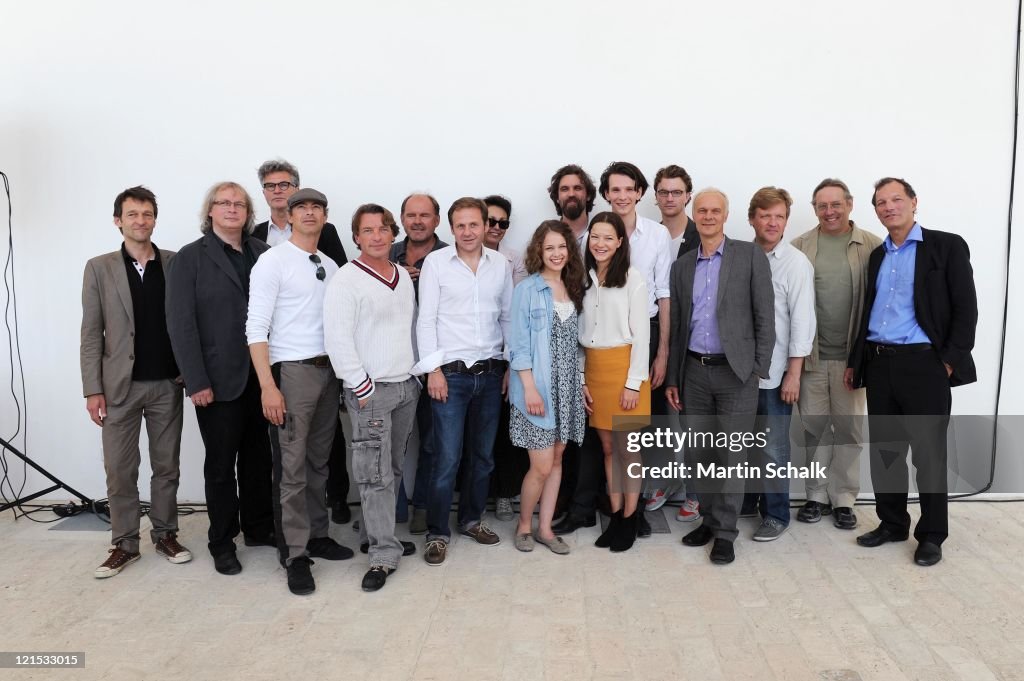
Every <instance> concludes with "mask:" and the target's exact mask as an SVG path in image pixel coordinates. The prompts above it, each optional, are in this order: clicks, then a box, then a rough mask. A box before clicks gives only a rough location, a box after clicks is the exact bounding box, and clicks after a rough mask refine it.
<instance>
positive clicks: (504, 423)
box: [491, 400, 530, 497]
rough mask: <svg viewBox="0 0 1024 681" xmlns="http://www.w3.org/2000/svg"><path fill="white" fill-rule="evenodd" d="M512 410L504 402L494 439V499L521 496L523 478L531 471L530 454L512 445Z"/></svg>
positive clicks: (492, 484) (492, 479)
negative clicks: (510, 426) (510, 420)
mask: <svg viewBox="0 0 1024 681" xmlns="http://www.w3.org/2000/svg"><path fill="white" fill-rule="evenodd" d="M510 410H511V406H510V405H509V403H508V401H507V400H505V401H502V403H501V416H500V418H499V420H498V433H497V435H496V436H495V438H494V473H492V477H491V489H492V491H493V494H492V496H494V497H514V496H516V495H517V494H519V492H520V491H521V490H522V489H523V478H525V477H526V472H527V471H529V470H530V454H529V453H528V452H527V451H526V450H525V449H523V448H522V447H516V446H515V445H514V444H512V437H511V433H510V432H509V427H508V421H509V418H510Z"/></svg>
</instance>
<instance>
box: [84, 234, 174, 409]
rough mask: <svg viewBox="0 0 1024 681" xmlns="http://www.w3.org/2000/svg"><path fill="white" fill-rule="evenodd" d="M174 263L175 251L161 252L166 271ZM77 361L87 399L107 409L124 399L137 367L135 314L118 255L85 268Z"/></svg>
mask: <svg viewBox="0 0 1024 681" xmlns="http://www.w3.org/2000/svg"><path fill="white" fill-rule="evenodd" d="M173 260H174V251H165V250H163V249H160V262H161V266H162V267H163V268H164V271H165V272H166V271H167V270H168V269H169V268H170V266H171V262H173ZM165 276H166V274H165ZM79 359H80V361H81V365H82V394H83V395H84V396H85V397H88V396H89V395H99V394H102V395H103V396H104V398H105V399H106V400H107V402H109V403H110V404H120V403H121V402H123V401H124V399H125V398H126V397H128V389H129V388H130V387H131V384H132V370H133V369H134V368H135V309H134V307H133V306H132V291H131V288H129V286H128V272H127V271H126V270H125V265H124V257H123V256H122V255H121V251H120V250H117V251H114V252H113V253H107V254H106V255H99V256H96V257H95V258H92V259H91V260H89V262H87V263H85V274H84V276H83V277H82V342H81V346H80V349H79Z"/></svg>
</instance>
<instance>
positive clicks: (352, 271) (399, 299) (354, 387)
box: [324, 203, 420, 591]
mask: <svg viewBox="0 0 1024 681" xmlns="http://www.w3.org/2000/svg"><path fill="white" fill-rule="evenodd" d="M396 236H398V224H397V223H396V222H395V218H394V216H392V215H391V213H390V212H389V211H388V210H387V209H386V208H383V207H381V206H378V205H376V204H372V203H370V204H365V205H362V206H360V207H359V208H357V209H356V212H355V214H354V215H353V216H352V240H353V241H355V242H356V246H357V247H358V248H359V250H360V254H359V257H358V258H356V259H355V260H353V261H352V262H350V263H348V264H347V265H345V266H343V267H342V268H341V269H340V270H339V271H338V274H337V275H336V276H335V277H334V278H333V279H331V283H330V284H329V285H328V287H327V295H326V296H325V298H324V340H325V343H326V347H327V352H328V354H329V355H330V357H331V363H332V364H333V365H334V371H335V373H336V374H337V375H338V378H340V379H342V380H343V381H344V383H345V391H344V392H345V394H344V398H345V404H347V405H348V411H349V414H350V415H351V416H352V477H353V478H354V479H355V481H356V484H357V485H358V487H359V500H360V502H361V504H362V509H363V521H362V523H360V525H359V534H360V540H361V543H362V547H361V548H363V547H365V549H366V551H367V552H368V553H369V554H370V570H369V571H368V572H367V573H366V574H365V575H364V576H363V582H362V587H363V591H377V590H378V589H380V588H381V587H383V586H384V583H385V582H386V581H387V578H388V575H390V574H391V573H392V572H394V571H395V570H397V569H398V561H399V559H400V558H401V556H402V555H410V554H412V553H413V552H415V550H416V549H415V547H414V546H413V545H412V544H411V543H409V544H406V543H405V542H400V541H399V540H398V537H396V536H395V486H396V485H397V484H399V483H400V481H401V478H402V466H403V464H404V462H405V449H406V446H407V445H408V442H409V436H410V435H411V434H412V427H413V423H415V420H416V403H417V400H418V399H419V394H420V384H419V382H418V381H417V380H416V379H415V378H413V376H412V373H411V372H412V367H413V364H414V363H415V357H414V352H413V344H412V326H413V318H414V316H415V310H416V296H415V292H414V290H413V285H412V278H411V277H410V275H409V273H408V272H407V271H406V269H405V268H404V267H399V266H398V265H396V264H394V263H392V262H390V261H389V260H388V255H389V253H390V251H391V245H392V244H393V243H394V241H395V237H396Z"/></svg>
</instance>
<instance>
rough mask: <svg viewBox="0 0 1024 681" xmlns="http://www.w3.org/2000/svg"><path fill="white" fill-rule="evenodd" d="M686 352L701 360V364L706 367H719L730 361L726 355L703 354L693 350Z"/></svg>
mask: <svg viewBox="0 0 1024 681" xmlns="http://www.w3.org/2000/svg"><path fill="white" fill-rule="evenodd" d="M686 354H687V355H689V356H690V357H693V358H694V359H695V360H697V361H698V362H700V363H701V365H703V366H706V367H717V366H722V365H723V364H728V363H729V360H727V359H726V358H725V355H702V354H700V353H699V352H694V351H693V350H687V351H686Z"/></svg>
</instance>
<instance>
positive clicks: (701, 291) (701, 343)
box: [688, 239, 725, 355]
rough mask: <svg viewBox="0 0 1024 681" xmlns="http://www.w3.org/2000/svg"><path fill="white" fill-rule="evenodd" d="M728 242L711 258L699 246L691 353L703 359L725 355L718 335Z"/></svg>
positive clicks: (692, 316) (693, 298)
mask: <svg viewBox="0 0 1024 681" xmlns="http://www.w3.org/2000/svg"><path fill="white" fill-rule="evenodd" d="M724 248H725V239H722V243H720V244H718V248H716V249H715V252H714V253H712V254H711V256H710V257H707V258H706V257H704V247H703V246H700V245H698V246H697V248H696V251H697V271H696V272H695V273H694V275H693V297H692V299H691V301H692V303H693V311H692V312H691V313H690V346H689V348H688V349H689V350H693V351H694V352H699V353H700V354H702V355H721V354H723V353H724V352H725V351H724V350H723V349H722V339H721V337H720V336H719V335H718V274H719V272H721V270H722V250H723V249H724Z"/></svg>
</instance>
